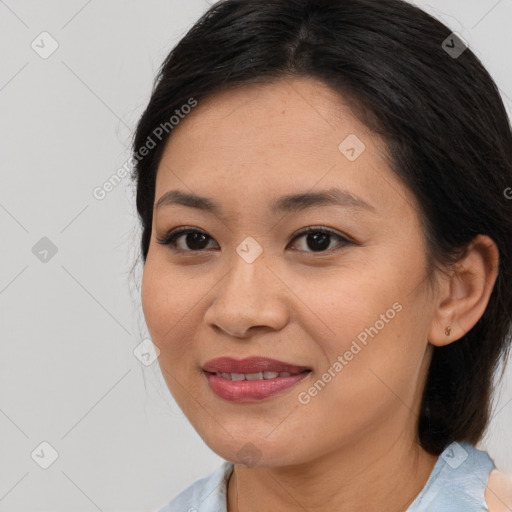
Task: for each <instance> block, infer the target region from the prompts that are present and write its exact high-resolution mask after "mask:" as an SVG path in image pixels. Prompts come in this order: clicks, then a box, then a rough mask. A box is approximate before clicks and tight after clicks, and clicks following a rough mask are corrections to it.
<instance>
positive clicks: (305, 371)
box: [203, 357, 311, 403]
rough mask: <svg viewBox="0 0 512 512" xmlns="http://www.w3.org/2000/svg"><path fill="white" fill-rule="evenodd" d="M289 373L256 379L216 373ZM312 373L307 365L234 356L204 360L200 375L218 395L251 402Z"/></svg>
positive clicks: (279, 391)
mask: <svg viewBox="0 0 512 512" xmlns="http://www.w3.org/2000/svg"><path fill="white" fill-rule="evenodd" d="M265 371H269V372H279V373H280V372H288V373H290V374H291V375H290V376H288V377H276V378H273V379H258V380H239V381H234V380H229V379H225V378H224V377H222V376H220V375H216V373H258V372H265ZM310 373H311V369H310V368H308V367H306V366H298V365H295V364H291V363H287V362H284V361H278V360H277V359H271V358H268V357H248V358H245V359H234V358H232V357H219V358H216V359H212V360H210V361H208V362H206V363H205V364H204V366H203V374H204V375H205V377H206V379H207V380H208V384H209V386H210V389H211V390H212V391H213V392H214V393H215V394H216V395H217V396H219V397H220V398H223V399H224V400H228V401H230V402H234V403H250V402H258V401H260V400H265V399H267V398H270V397H273V396H275V395H277V394H278V393H281V392H283V391H285V390H286V389H289V388H290V387H292V386H294V385H295V384H297V383H298V382H300V381H301V380H303V379H305V378H306V377H307V376H308V375H309V374H310Z"/></svg>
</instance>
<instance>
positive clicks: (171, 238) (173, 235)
mask: <svg viewBox="0 0 512 512" xmlns="http://www.w3.org/2000/svg"><path fill="white" fill-rule="evenodd" d="M194 233H199V234H201V235H204V236H206V237H207V238H209V239H210V240H213V238H212V237H210V236H209V235H207V234H206V233H204V232H203V231H200V230H198V229H192V228H179V229H177V230H174V231H171V232H170V233H168V234H167V235H166V236H165V237H163V238H157V242H158V243H159V244H161V245H167V246H169V248H170V249H171V250H172V251H175V252H181V253H187V252H189V253H202V252H205V251H207V250H208V249H200V250H197V251H193V250H189V249H180V248H178V247H176V240H177V239H178V238H179V237H180V236H183V235H188V234H194ZM311 233H321V234H324V235H329V236H332V237H334V238H336V239H337V240H338V242H340V246H341V247H340V246H338V247H335V248H334V249H327V250H325V251H299V252H306V253H311V254H330V253H331V252H333V251H336V250H339V249H341V248H343V247H344V246H347V245H353V244H354V242H352V241H350V240H348V239H347V238H345V237H344V236H341V235H339V234H338V233H336V232H334V231H332V230H330V229H327V228H316V227H309V228H306V229H304V230H303V231H301V232H300V233H297V235H296V236H295V237H294V238H293V239H292V242H293V241H295V240H296V239H297V238H300V237H302V236H304V235H309V234H311Z"/></svg>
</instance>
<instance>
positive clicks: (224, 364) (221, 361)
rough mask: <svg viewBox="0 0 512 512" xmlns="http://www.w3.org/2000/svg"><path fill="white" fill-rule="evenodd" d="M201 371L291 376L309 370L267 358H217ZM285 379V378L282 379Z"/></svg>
mask: <svg viewBox="0 0 512 512" xmlns="http://www.w3.org/2000/svg"><path fill="white" fill-rule="evenodd" d="M203 370H204V371H205V372H209V373H257V372H265V371H267V372H289V373H291V374H292V376H294V375H297V374H299V373H302V372H303V371H304V370H311V368H308V367H307V366H298V365H295V364H291V363H286V362H284V361H279V360H277V359H271V358H269V357H246V358H245V359H234V358H232V357H218V358H216V359H211V360H210V361H207V362H206V363H205V364H204V365H203ZM283 378H286V377H283Z"/></svg>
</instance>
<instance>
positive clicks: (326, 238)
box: [294, 227, 352, 252]
mask: <svg viewBox="0 0 512 512" xmlns="http://www.w3.org/2000/svg"><path fill="white" fill-rule="evenodd" d="M302 237H305V244H304V245H305V246H306V247H307V248H308V249H310V250H306V251H305V252H328V251H331V250H332V247H331V248H330V247H329V246H330V245H331V242H332V239H333V238H334V239H336V240H337V241H338V242H339V243H338V245H341V246H345V245H348V244H351V243H352V242H350V241H349V240H347V239H346V238H345V237H343V236H341V235H339V234H338V233H335V232H334V231H331V230H330V229H325V228H315V227H311V228H308V229H306V230H304V231H302V233H299V234H298V235H297V236H296V237H295V238H294V240H297V239H298V238H302ZM335 248H336V247H335Z"/></svg>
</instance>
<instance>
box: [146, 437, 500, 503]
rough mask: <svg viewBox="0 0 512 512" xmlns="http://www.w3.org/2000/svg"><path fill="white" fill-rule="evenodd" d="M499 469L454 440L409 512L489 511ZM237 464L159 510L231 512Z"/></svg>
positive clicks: (203, 480)
mask: <svg viewBox="0 0 512 512" xmlns="http://www.w3.org/2000/svg"><path fill="white" fill-rule="evenodd" d="M494 468H495V466H494V463H493V461H492V460H491V458H490V457H489V455H488V454H487V453H486V452H484V451H481V450H478V449H477V448H475V447H474V446H473V445H472V444H469V443H452V444H450V445H449V446H447V447H446V449H445V450H444V451H443V452H442V453H441V455H440V456H439V458H438V459H437V462H436V464H435V466H434V468H433V469H432V472H431V473H430V477H429V479H428V480H427V483H426V484H425V487H423V489H422V490H421V492H420V493H419V494H418V496H416V499H415V500H414V501H413V502H412V503H411V505H410V506H409V508H408V509H407V511H406V512H427V511H428V512H482V511H484V512H485V511H488V509H487V504H486V502H485V498H484V494H485V489H486V488H487V481H488V479H489V473H490V472H491V471H492V470H493V469H494ZM232 471H233V464H232V463H231V462H227V461H225V462H224V463H223V464H222V465H221V466H220V467H219V468H217V469H216V470H215V471H213V472H212V473H210V474H209V475H208V476H206V477H204V478H201V479H200V480H197V481H196V482H194V483H193V484H192V485H190V486H189V487H187V488H186V489H185V490H184V491H182V492H181V493H180V494H178V496H176V497H175V498H174V499H173V500H172V501H171V502H170V503H168V504H167V505H165V506H164V507H163V508H160V509H158V510H157V511H155V512H227V505H226V491H227V483H228V480H229V477H230V475H231V472H232Z"/></svg>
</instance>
